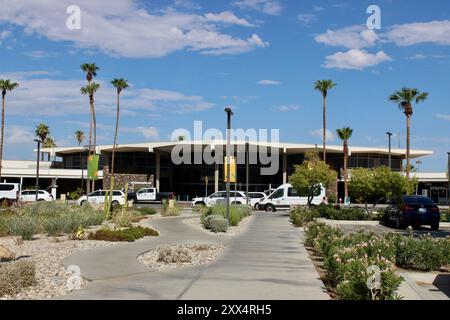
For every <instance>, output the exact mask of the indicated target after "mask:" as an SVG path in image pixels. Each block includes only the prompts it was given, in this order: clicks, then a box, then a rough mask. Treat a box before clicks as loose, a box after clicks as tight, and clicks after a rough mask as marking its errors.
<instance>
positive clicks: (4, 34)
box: [0, 30, 12, 44]
mask: <svg viewBox="0 0 450 320" xmlns="http://www.w3.org/2000/svg"><path fill="white" fill-rule="evenodd" d="M11 35H12V33H11V31H9V30H3V31H2V32H0V44H1V43H2V41H3V40H5V39H6V38H9V37H11Z"/></svg>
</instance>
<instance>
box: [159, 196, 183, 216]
mask: <svg viewBox="0 0 450 320" xmlns="http://www.w3.org/2000/svg"><path fill="white" fill-rule="evenodd" d="M180 211H181V208H180V207H179V206H178V205H177V202H176V201H175V200H173V208H170V207H169V200H163V202H162V209H161V216H162V217H173V216H179V215H180Z"/></svg>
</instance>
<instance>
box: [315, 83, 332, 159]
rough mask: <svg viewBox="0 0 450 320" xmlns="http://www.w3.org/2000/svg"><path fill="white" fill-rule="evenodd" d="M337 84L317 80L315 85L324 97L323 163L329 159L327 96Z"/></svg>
mask: <svg viewBox="0 0 450 320" xmlns="http://www.w3.org/2000/svg"><path fill="white" fill-rule="evenodd" d="M336 85H337V84H336V83H334V82H333V80H317V81H316V82H315V83H314V89H315V90H317V91H320V92H321V93H322V96H323V116H322V121H323V128H322V130H323V134H322V141H323V161H324V162H326V159H327V151H326V146H325V144H326V139H327V118H326V115H327V95H328V91H329V90H331V89H333V88H334V87H335V86H336Z"/></svg>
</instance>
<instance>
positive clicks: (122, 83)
mask: <svg viewBox="0 0 450 320" xmlns="http://www.w3.org/2000/svg"><path fill="white" fill-rule="evenodd" d="M111 84H112V85H113V86H114V87H115V88H116V92H117V109H116V128H115V130H114V143H113V149H112V155H111V172H110V173H111V174H110V177H111V178H110V197H109V206H110V207H109V208H111V201H112V192H113V189H114V158H115V151H116V147H117V132H118V129H119V114H120V93H121V92H122V90H124V89H126V88H128V82H127V80H125V79H123V78H120V79H114V80H112V81H111Z"/></svg>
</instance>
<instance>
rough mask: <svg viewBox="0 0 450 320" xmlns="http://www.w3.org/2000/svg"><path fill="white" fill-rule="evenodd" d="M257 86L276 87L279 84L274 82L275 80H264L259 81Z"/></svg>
mask: <svg viewBox="0 0 450 320" xmlns="http://www.w3.org/2000/svg"><path fill="white" fill-rule="evenodd" d="M258 84H260V85H263V86H276V85H280V84H281V82H280V81H276V80H269V79H265V80H259V81H258Z"/></svg>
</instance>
